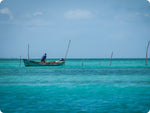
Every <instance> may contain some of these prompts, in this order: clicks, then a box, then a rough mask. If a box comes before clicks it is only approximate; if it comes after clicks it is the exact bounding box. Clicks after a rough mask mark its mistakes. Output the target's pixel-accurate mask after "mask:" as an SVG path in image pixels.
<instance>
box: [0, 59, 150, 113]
mask: <svg viewBox="0 0 150 113" xmlns="http://www.w3.org/2000/svg"><path fill="white" fill-rule="evenodd" d="M109 63H110V60H109V59H69V60H67V61H66V64H65V65H64V66H56V67H25V66H24V64H23V62H21V66H19V60H17V59H0V110H1V111H2V112H3V113H29V112H30V113H50V112H56V113H58V112H59V113H60V112H73V113H77V112H79V113H80V112H85V113H108V112H111V113H147V112H148V111H149V110H150V60H148V66H145V60H144V59H113V61H112V65H111V66H110V65H109Z"/></svg>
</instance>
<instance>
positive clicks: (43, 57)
mask: <svg viewBox="0 0 150 113" xmlns="http://www.w3.org/2000/svg"><path fill="white" fill-rule="evenodd" d="M46 55H47V54H46V53H45V54H44V55H43V56H42V58H41V62H42V63H45V62H46Z"/></svg>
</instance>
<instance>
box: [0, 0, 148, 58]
mask: <svg viewBox="0 0 150 113" xmlns="http://www.w3.org/2000/svg"><path fill="white" fill-rule="evenodd" d="M69 40H71V44H70V48H69V53H68V58H110V56H111V53H112V51H113V57H114V58H145V55H146V54H145V52H146V46H147V43H148V41H149V40H150V0H0V58H19V57H20V56H21V57H22V58H27V52H28V51H27V50H28V49H27V47H28V44H29V46H30V58H41V56H42V55H43V54H44V53H47V57H48V58H63V57H65V53H66V50H67V46H68V42H69ZM148 55H149V57H150V49H149V54H148Z"/></svg>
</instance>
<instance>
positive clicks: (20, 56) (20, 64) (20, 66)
mask: <svg viewBox="0 0 150 113" xmlns="http://www.w3.org/2000/svg"><path fill="white" fill-rule="evenodd" d="M19 66H20V67H21V56H20V62H19Z"/></svg>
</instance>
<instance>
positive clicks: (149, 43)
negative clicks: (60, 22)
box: [145, 41, 150, 65]
mask: <svg viewBox="0 0 150 113" xmlns="http://www.w3.org/2000/svg"><path fill="white" fill-rule="evenodd" d="M149 45H150V41H149V42H148V44H147V48H146V60H145V65H147V57H148V48H149Z"/></svg>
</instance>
